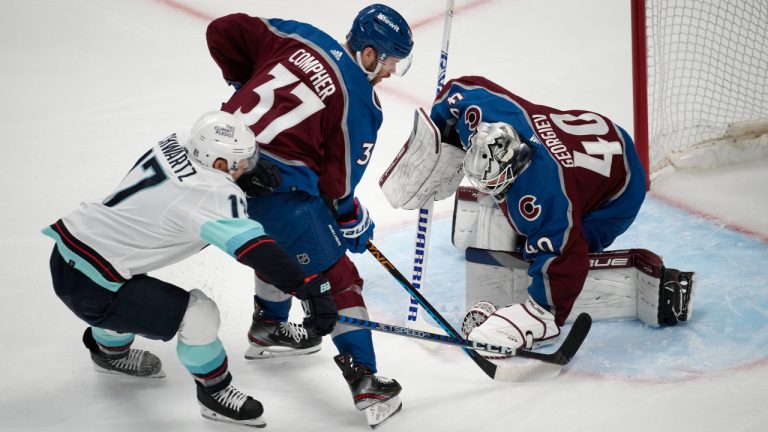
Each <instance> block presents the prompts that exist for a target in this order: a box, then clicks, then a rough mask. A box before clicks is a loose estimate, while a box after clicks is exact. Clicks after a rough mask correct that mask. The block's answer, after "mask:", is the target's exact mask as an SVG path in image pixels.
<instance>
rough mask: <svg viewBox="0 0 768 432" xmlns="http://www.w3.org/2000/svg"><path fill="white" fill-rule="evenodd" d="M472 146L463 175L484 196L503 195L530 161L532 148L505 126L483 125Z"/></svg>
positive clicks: (480, 125) (483, 123)
mask: <svg viewBox="0 0 768 432" xmlns="http://www.w3.org/2000/svg"><path fill="white" fill-rule="evenodd" d="M469 142H470V147H469V149H468V150H467V155H466V156H465V157H464V173H465V174H466V176H467V179H468V180H469V182H470V183H472V185H473V186H474V187H476V188H477V189H478V190H479V191H481V192H485V193H488V194H491V195H499V194H501V193H503V192H504V191H505V190H507V188H508V187H509V186H510V185H511V184H512V182H513V181H515V179H516V178H517V176H518V175H520V173H521V172H522V171H523V170H524V169H525V168H526V167H527V166H528V164H529V163H530V161H531V148H530V147H529V146H528V144H526V143H524V142H521V141H520V137H519V135H518V134H517V131H515V129H514V128H512V126H510V125H508V124H506V123H485V122H481V123H480V124H479V125H478V126H477V129H476V130H475V133H474V134H473V135H472V136H471V137H470V139H469Z"/></svg>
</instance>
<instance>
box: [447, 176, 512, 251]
mask: <svg viewBox="0 0 768 432" xmlns="http://www.w3.org/2000/svg"><path fill="white" fill-rule="evenodd" d="M451 242H452V243H453V245H454V246H455V247H456V249H458V250H460V251H464V250H465V249H466V248H468V247H474V248H480V249H490V250H496V251H507V252H513V251H515V250H516V243H517V234H516V233H515V231H514V230H513V229H512V226H511V225H510V224H509V222H507V218H506V216H504V213H503V212H502V211H501V209H500V208H499V206H498V205H496V201H495V200H494V199H493V197H492V196H490V195H488V194H485V193H482V192H480V191H478V190H477V189H475V188H472V187H467V186H461V187H459V189H458V190H457V191H456V197H455V198H454V206H453V226H452V227H451Z"/></svg>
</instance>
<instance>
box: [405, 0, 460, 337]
mask: <svg viewBox="0 0 768 432" xmlns="http://www.w3.org/2000/svg"><path fill="white" fill-rule="evenodd" d="M453 3H454V0H446V2H445V16H444V18H443V41H442V44H441V47H440V63H439V67H438V72H437V91H436V93H440V90H441V89H442V88H443V84H445V73H446V69H447V68H448V46H449V44H450V38H451V23H452V21H453ZM438 144H439V143H438ZM434 207H435V200H434V198H433V197H429V198H427V202H426V203H425V204H424V206H423V207H422V208H420V209H419V214H418V223H417V224H416V242H415V243H414V250H413V274H412V277H411V283H412V284H413V285H414V286H415V287H417V289H423V288H424V279H425V276H426V273H427V258H428V253H429V238H430V236H431V231H432V216H433V213H434ZM406 325H407V326H410V327H411V328H415V329H419V330H429V331H431V332H432V333H434V332H435V331H438V330H439V329H437V328H436V327H434V326H432V325H430V324H429V323H427V321H426V320H425V319H424V315H423V314H420V313H419V305H418V302H417V301H416V299H415V298H411V301H410V302H409V304H408V316H407V319H406Z"/></svg>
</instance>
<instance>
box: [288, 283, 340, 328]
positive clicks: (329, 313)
mask: <svg viewBox="0 0 768 432" xmlns="http://www.w3.org/2000/svg"><path fill="white" fill-rule="evenodd" d="M292 294H293V295H295V296H296V298H298V299H299V300H302V302H301V305H302V307H304V313H305V314H306V317H305V318H304V328H306V329H307V331H310V332H313V333H314V334H316V335H318V336H324V335H327V334H328V333H330V332H331V331H332V330H333V327H334V326H335V325H336V321H337V320H338V317H339V314H338V312H337V310H336V302H334V301H333V296H331V283H330V282H328V280H327V279H326V278H324V277H323V276H322V275H320V274H316V275H312V276H309V277H307V278H306V279H304V284H303V285H302V286H300V287H299V288H298V289H297V290H296V291H295V292H293V293H292Z"/></svg>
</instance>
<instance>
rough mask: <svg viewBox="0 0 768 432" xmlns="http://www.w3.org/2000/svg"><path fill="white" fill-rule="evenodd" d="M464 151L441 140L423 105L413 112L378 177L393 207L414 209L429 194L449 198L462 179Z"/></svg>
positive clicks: (424, 200)
mask: <svg viewBox="0 0 768 432" xmlns="http://www.w3.org/2000/svg"><path fill="white" fill-rule="evenodd" d="M464 154H465V152H464V150H463V149H460V148H458V147H456V146H453V145H450V144H445V143H442V142H440V131H438V130H437V127H436V126H435V124H434V123H433V122H432V120H431V119H430V118H429V115H428V114H427V113H426V112H425V111H424V109H423V108H419V109H417V110H416V112H415V114H414V122H413V129H412V130H411V135H410V137H409V138H408V140H407V141H406V142H405V144H404V145H403V148H402V149H400V152H399V153H398V154H397V156H396V157H395V160H393V161H392V163H391V164H390V165H389V167H388V168H387V169H386V171H384V174H383V175H382V176H381V178H380V179H379V186H380V187H381V190H382V192H384V196H386V197H387V201H389V204H390V205H392V207H394V208H403V209H406V210H413V209H417V208H420V207H422V206H423V205H424V204H425V203H426V202H427V200H428V199H429V198H430V197H433V196H434V199H435V200H441V199H444V198H447V197H449V196H450V195H451V194H453V193H454V192H455V191H456V188H458V187H459V183H460V182H461V179H462V178H464V165H463V163H464Z"/></svg>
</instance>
